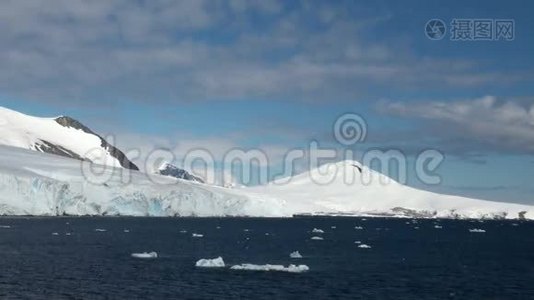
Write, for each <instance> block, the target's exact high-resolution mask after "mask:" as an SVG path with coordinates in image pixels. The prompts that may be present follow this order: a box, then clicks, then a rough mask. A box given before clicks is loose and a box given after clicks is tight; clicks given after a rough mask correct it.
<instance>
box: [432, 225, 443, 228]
mask: <svg viewBox="0 0 534 300" xmlns="http://www.w3.org/2000/svg"><path fill="white" fill-rule="evenodd" d="M434 228H436V229H441V228H443V226H441V225H434Z"/></svg>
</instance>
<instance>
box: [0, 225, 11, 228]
mask: <svg viewBox="0 0 534 300" xmlns="http://www.w3.org/2000/svg"><path fill="white" fill-rule="evenodd" d="M0 228H4V229H9V228H11V226H10V225H0Z"/></svg>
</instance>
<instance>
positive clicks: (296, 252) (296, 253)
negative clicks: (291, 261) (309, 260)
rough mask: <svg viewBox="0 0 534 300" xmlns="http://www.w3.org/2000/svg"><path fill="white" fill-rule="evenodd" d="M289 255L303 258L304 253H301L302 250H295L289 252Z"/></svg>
mask: <svg viewBox="0 0 534 300" xmlns="http://www.w3.org/2000/svg"><path fill="white" fill-rule="evenodd" d="M289 257H291V258H302V255H300V252H298V251H293V252H291V253H290V254H289Z"/></svg>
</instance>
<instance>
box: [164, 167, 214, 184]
mask: <svg viewBox="0 0 534 300" xmlns="http://www.w3.org/2000/svg"><path fill="white" fill-rule="evenodd" d="M156 173H157V174H159V175H164V176H170V177H174V178H178V179H185V180H189V181H195V182H200V183H204V180H203V179H202V178H200V177H198V176H195V175H193V174H191V173H189V172H187V171H186V170H184V169H180V168H178V167H176V166H175V165H173V164H170V163H168V162H164V163H163V164H162V165H161V166H160V167H159V169H158V170H157V171H156Z"/></svg>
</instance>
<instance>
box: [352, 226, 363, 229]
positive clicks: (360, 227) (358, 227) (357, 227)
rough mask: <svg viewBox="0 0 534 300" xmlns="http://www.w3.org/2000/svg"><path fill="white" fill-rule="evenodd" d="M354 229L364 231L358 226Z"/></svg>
mask: <svg viewBox="0 0 534 300" xmlns="http://www.w3.org/2000/svg"><path fill="white" fill-rule="evenodd" d="M354 229H356V230H363V227H362V226H356V227H354Z"/></svg>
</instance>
